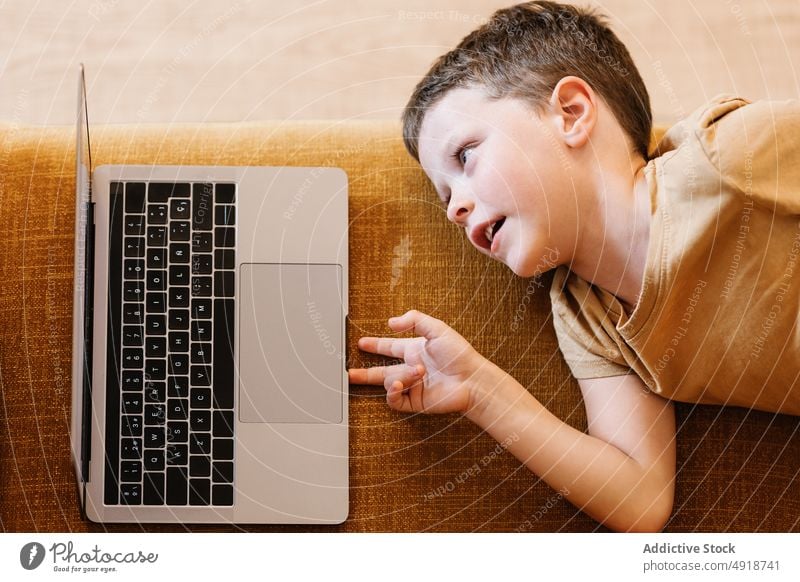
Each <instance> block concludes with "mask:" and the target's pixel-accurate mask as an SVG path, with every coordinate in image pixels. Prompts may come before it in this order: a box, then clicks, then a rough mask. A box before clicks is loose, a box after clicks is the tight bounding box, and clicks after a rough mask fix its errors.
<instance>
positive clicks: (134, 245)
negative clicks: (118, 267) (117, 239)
mask: <svg viewBox="0 0 800 582" xmlns="http://www.w3.org/2000/svg"><path fill="white" fill-rule="evenodd" d="M144 250H145V249H144V237H143V236H126V237H125V256H126V257H128V258H134V259H139V258H142V257H144Z"/></svg>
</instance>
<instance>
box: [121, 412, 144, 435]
mask: <svg viewBox="0 0 800 582" xmlns="http://www.w3.org/2000/svg"><path fill="white" fill-rule="evenodd" d="M122 436H124V437H140V436H142V417H141V416H138V415H130V414H125V415H123V416H122Z"/></svg>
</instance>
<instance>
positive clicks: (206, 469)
mask: <svg viewBox="0 0 800 582" xmlns="http://www.w3.org/2000/svg"><path fill="white" fill-rule="evenodd" d="M189 476H190V477H210V476H211V459H209V458H208V457H198V456H196V455H195V456H193V457H192V458H191V459H189Z"/></svg>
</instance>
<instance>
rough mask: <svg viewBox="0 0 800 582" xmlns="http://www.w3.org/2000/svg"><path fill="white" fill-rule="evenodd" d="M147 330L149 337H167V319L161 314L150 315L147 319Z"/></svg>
mask: <svg viewBox="0 0 800 582" xmlns="http://www.w3.org/2000/svg"><path fill="white" fill-rule="evenodd" d="M145 330H146V332H147V334H148V335H166V334H167V318H166V316H164V315H161V314H155V315H148V316H147V317H146V318H145Z"/></svg>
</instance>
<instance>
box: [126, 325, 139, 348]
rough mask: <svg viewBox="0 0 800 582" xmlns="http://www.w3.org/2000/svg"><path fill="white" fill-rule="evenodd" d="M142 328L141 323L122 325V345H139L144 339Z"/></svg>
mask: <svg viewBox="0 0 800 582" xmlns="http://www.w3.org/2000/svg"><path fill="white" fill-rule="evenodd" d="M143 333H144V329H143V327H142V326H141V325H125V326H123V327H122V345H123V346H131V347H140V346H141V345H142V342H143V341H144V339H143V336H142V334H143Z"/></svg>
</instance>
